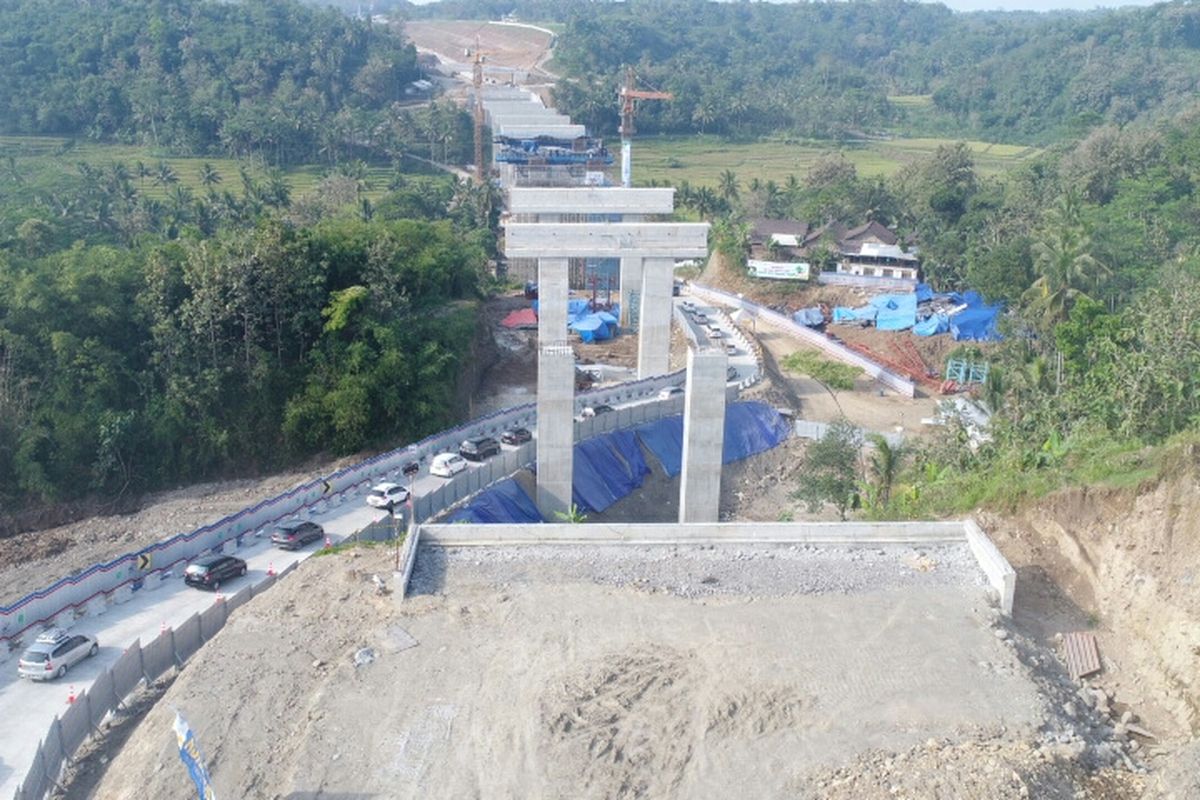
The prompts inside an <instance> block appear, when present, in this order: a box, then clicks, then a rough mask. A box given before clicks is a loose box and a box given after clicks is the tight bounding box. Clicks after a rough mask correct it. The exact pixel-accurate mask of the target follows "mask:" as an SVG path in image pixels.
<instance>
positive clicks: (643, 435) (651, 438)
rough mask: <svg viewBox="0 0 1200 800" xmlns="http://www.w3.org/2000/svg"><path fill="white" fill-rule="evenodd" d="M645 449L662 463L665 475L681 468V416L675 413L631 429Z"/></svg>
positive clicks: (672, 474)
mask: <svg viewBox="0 0 1200 800" xmlns="http://www.w3.org/2000/svg"><path fill="white" fill-rule="evenodd" d="M633 430H634V432H635V433H636V434H637V437H638V439H640V440H641V441H642V444H644V445H646V449H647V450H649V451H650V452H651V453H653V454H654V457H655V458H657V459H658V463H660V464H662V468H663V472H665V473H667V477H669V478H674V477H675V476H676V475H678V474H679V473H680V472H681V471H682V470H683V416H682V415H679V414H677V415H675V416H673V417H666V418H664V419H658V420H655V421H654V422H647V423H646V424H645V425H639V426H637V427H636V428H634V429H633Z"/></svg>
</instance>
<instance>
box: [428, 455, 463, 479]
mask: <svg viewBox="0 0 1200 800" xmlns="http://www.w3.org/2000/svg"><path fill="white" fill-rule="evenodd" d="M466 468H467V460H466V459H465V458H463V457H462V456H460V455H459V454H458V453H438V454H437V455H436V456H434V457H433V461H432V462H430V464H429V474H430V475H436V476H437V477H439V478H452V477H454V476H455V475H457V474H458V473H460V472H462V471H463V470H464V469H466Z"/></svg>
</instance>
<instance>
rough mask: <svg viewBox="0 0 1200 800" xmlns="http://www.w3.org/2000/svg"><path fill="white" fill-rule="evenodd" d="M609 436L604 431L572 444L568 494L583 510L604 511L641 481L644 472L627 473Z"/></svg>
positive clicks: (639, 484) (626, 468) (610, 435)
mask: <svg viewBox="0 0 1200 800" xmlns="http://www.w3.org/2000/svg"><path fill="white" fill-rule="evenodd" d="M612 436H613V435H612V434H604V435H603V436H597V437H596V438H594V439H588V440H587V441H585V442H580V443H579V444H577V445H575V475H574V477H573V479H572V483H571V497H572V500H573V502H574V503H575V505H576V506H577V507H578V508H579V509H580V510H582V511H595V512H600V511H604V510H605V509H606V508H608V507H609V506H611V505H612V504H613V503H615V502H617V501H618V500H620V499H621V498H623V497H625V496H626V495H628V494H629V493H630V492H632V491H633V490H634V489H636V488H637V487H639V486H641V485H642V479H643V478H644V477H645V473H641V474H638V475H637V477H636V478H635V477H634V476H633V475H631V474H630V472H629V468H628V467H627V466H626V465H625V462H624V461H622V460H621V458H620V457H619V456H618V455H617V450H616V449H614V445H613V438H612ZM642 463H643V464H645V461H643V462H642Z"/></svg>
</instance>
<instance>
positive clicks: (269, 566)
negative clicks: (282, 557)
mask: <svg viewBox="0 0 1200 800" xmlns="http://www.w3.org/2000/svg"><path fill="white" fill-rule="evenodd" d="M267 577H268V578H273V577H275V562H274V561H272V562H271V563H269V564H267Z"/></svg>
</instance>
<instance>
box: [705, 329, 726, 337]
mask: <svg viewBox="0 0 1200 800" xmlns="http://www.w3.org/2000/svg"><path fill="white" fill-rule="evenodd" d="M722 335H723V334H722V333H721V329H720V328H709V329H708V338H710V339H720V338H721V336H722Z"/></svg>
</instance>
